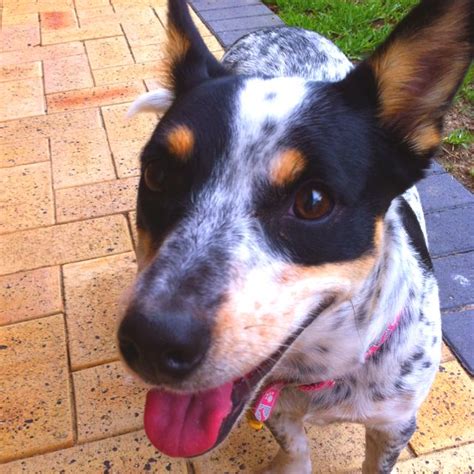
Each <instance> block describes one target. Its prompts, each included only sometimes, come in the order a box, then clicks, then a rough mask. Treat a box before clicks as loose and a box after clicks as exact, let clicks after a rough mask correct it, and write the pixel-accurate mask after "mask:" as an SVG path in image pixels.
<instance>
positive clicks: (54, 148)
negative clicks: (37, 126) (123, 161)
mask: <svg viewBox="0 0 474 474" xmlns="http://www.w3.org/2000/svg"><path fill="white" fill-rule="evenodd" d="M51 160H52V165H53V183H54V189H60V188H66V187H72V186H79V185H82V184H89V183H95V182H98V181H107V180H110V179H114V178H115V170H114V165H113V162H112V156H111V154H110V150H109V145H108V142H107V137H106V135H105V130H104V129H103V128H100V129H82V130H80V131H75V130H71V131H69V132H66V133H64V134H63V135H62V136H58V137H54V138H51Z"/></svg>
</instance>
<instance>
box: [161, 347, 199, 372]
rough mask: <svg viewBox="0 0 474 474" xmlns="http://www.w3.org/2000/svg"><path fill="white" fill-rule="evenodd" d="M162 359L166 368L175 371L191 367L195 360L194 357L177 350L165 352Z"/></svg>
mask: <svg viewBox="0 0 474 474" xmlns="http://www.w3.org/2000/svg"><path fill="white" fill-rule="evenodd" d="M163 359H164V362H165V365H166V366H167V367H168V369H171V370H177V371H179V370H183V369H188V368H190V367H192V366H193V365H194V363H195V361H196V357H193V356H190V355H189V354H186V353H185V352H184V351H179V350H172V351H168V352H166V354H164V358H163Z"/></svg>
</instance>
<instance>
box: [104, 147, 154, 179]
mask: <svg viewBox="0 0 474 474" xmlns="http://www.w3.org/2000/svg"><path fill="white" fill-rule="evenodd" d="M146 142H147V139H146V140H143V139H141V138H140V139H130V140H119V141H111V142H110V148H111V150H112V155H113V158H114V163H115V166H116V167H117V174H118V177H119V178H121V179H123V178H128V177H132V176H139V175H140V154H141V151H142V149H143V147H144V146H145V144H146Z"/></svg>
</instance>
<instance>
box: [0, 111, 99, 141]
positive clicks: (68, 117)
mask: <svg viewBox="0 0 474 474" xmlns="http://www.w3.org/2000/svg"><path fill="white" fill-rule="evenodd" d="M101 126H102V122H101V119H100V114H99V111H98V110H97V109H88V110H73V111H71V112H61V113H58V114H49V115H40V116H37V117H28V118H23V119H19V120H11V121H10V122H4V123H3V124H2V126H1V127H0V140H1V141H16V140H20V139H26V140H32V139H39V138H43V137H50V136H61V135H62V134H63V133H65V132H67V131H70V130H76V131H77V133H81V130H82V129H87V128H100V127H101Z"/></svg>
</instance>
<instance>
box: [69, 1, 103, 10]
mask: <svg viewBox="0 0 474 474" xmlns="http://www.w3.org/2000/svg"><path fill="white" fill-rule="evenodd" d="M74 3H75V5H76V8H77V9H78V10H82V9H86V8H98V7H106V6H107V5H110V2H109V0H75V1H74Z"/></svg>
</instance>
